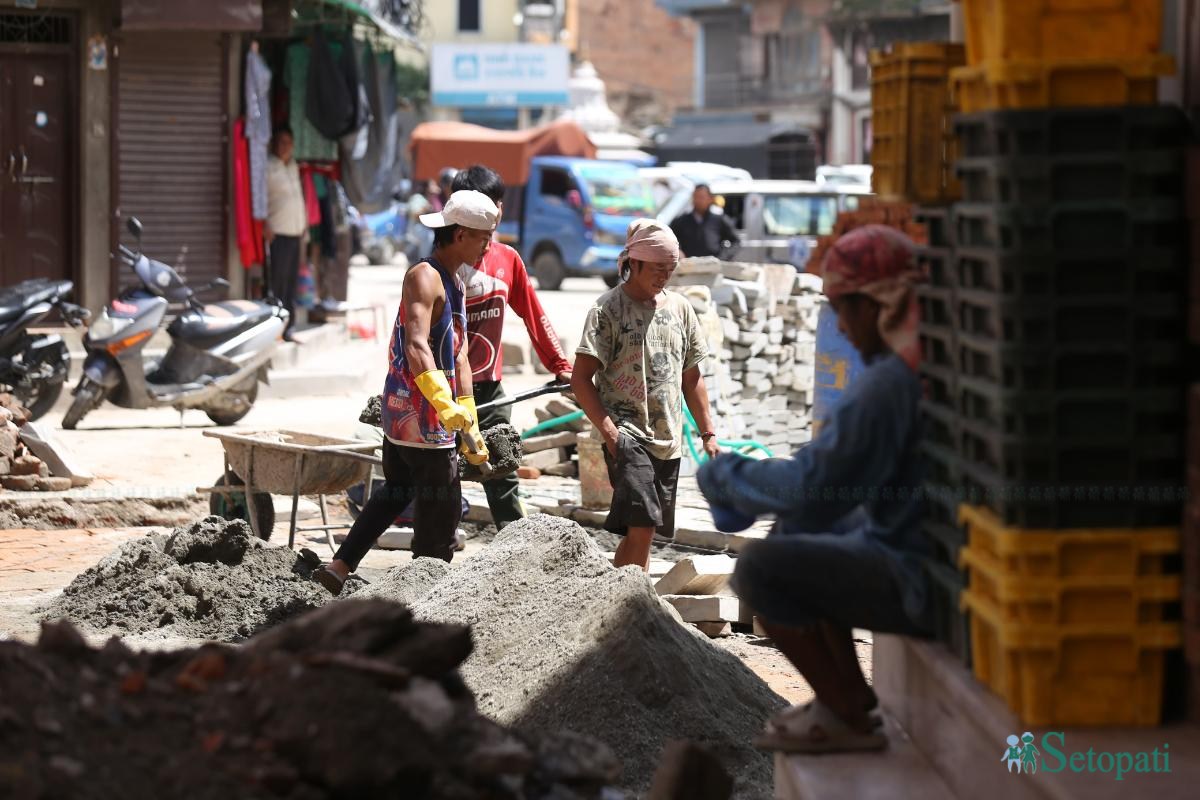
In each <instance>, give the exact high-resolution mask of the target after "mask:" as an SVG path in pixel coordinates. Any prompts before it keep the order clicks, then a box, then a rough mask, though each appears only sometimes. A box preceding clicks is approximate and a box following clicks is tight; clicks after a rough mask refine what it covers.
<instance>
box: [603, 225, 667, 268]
mask: <svg viewBox="0 0 1200 800" xmlns="http://www.w3.org/2000/svg"><path fill="white" fill-rule="evenodd" d="M630 259H633V260H635V261H654V262H656V263H659V264H675V263H676V262H678V261H679V240H678V239H676V238H675V233H674V232H673V231H672V230H671V229H670V228H668V227H667V226H666V225H663V224H662V223H661V222H659V221H658V220H655V219H635V220H634V221H633V222H631V223H630V224H629V231H628V232H627V233H626V234H625V249H624V250H622V251H621V255H620V256H618V257H617V268H618V269H619V270H624V269H625V267H626V265H628V264H629V261H630Z"/></svg>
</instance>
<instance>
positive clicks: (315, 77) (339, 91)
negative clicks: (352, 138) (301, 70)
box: [293, 28, 358, 139]
mask: <svg viewBox="0 0 1200 800" xmlns="http://www.w3.org/2000/svg"><path fill="white" fill-rule="evenodd" d="M336 47H337V50H338V51H339V52H338V53H335V52H334V46H332V45H331V44H330V42H329V40H328V39H327V38H326V36H325V32H324V31H323V30H321V29H320V28H317V30H316V31H315V32H314V33H313V37H312V49H311V50H310V52H309V62H308V85H307V102H306V104H305V109H304V111H305V114H306V115H307V116H308V121H309V122H311V123H312V125H313V127H314V128H316V129H317V130H318V131H320V133H321V135H322V136H324V137H325V138H327V139H340V138H341V137H343V136H345V135H346V134H347V133H349V132H350V130H351V128H353V127H354V120H355V116H356V112H357V109H356V105H357V100H358V85H357V84H358V74H357V71H355V74H354V75H353V76H348V75H346V72H345V69H344V61H343V59H341V58H340V57H339V53H340V51H343V50H345V49H346V48H345V47H344V45H342V43H340V42H339V43H338V44H337V45H336ZM351 53H353V49H352V48H351ZM349 63H350V64H351V65H353V63H354V59H353V55H351V58H350V59H349ZM352 79H353V85H352V84H351V80H352ZM293 91H296V89H293Z"/></svg>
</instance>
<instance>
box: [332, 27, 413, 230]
mask: <svg viewBox="0 0 1200 800" xmlns="http://www.w3.org/2000/svg"><path fill="white" fill-rule="evenodd" d="M362 66H363V69H362V75H363V85H364V88H365V90H366V94H367V98H368V100H369V102H370V106H371V117H372V119H371V122H370V124H369V125H368V126H367V129H368V132H369V139H368V141H367V147H366V150H365V152H363V153H362V154H361V155H360V154H359V153H357V152H353V151H350V150H349V149H348V148H347V142H346V140H344V139H343V141H342V184H343V185H344V186H345V188H346V194H347V195H348V196H349V198H350V202H351V203H353V204H354V206H355V207H356V208H358V210H359V211H361V212H363V213H364V214H372V213H375V212H378V211H382V210H383V209H385V208H387V206H388V205H389V204H390V203H391V200H392V195H394V194H395V192H396V191H397V190H398V188H399V186H400V182H401V181H402V180H403V178H404V162H403V160H402V159H401V149H400V147H399V141H400V133H401V131H400V107H399V104H398V103H397V100H396V91H397V90H396V62H395V59H394V57H393V56H392V54H391V53H379V54H376V53H374V52H372V51H371V49H370V48H369V47H367V48H364V52H363V61H362Z"/></svg>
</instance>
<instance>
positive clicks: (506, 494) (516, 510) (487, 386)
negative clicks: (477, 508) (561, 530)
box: [474, 381, 525, 529]
mask: <svg viewBox="0 0 1200 800" xmlns="http://www.w3.org/2000/svg"><path fill="white" fill-rule="evenodd" d="M474 390H475V391H474V394H475V405H477V406H481V405H483V404H484V403H490V402H492V401H493V400H499V399H500V398H501V397H504V389H503V388H501V386H500V381H480V382H478V383H476V384H475V385H474ZM511 419H512V406H500V407H499V408H493V409H489V410H487V411H481V412H479V429H480V430H485V429H487V428H490V427H492V426H493V425H499V424H500V423H501V422H509V421H511ZM520 486H521V481H520V479H519V478H517V476H516V474H515V473H514V474H511V475H505V476H504V477H503V478H496V479H495V480H490V481H484V482H483V493H484V494H485V495H487V501H488V508H489V509H491V512H492V521H494V522H495V523H496V528H497V529H500V528H503V527H504V526H505V525H507V524H508V523H510V522H515V521H517V520H519V519H523V518H524V517H525V509H524V508H522V507H521V498H520V495H519V494H518V490H519V489H520Z"/></svg>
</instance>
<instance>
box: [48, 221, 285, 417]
mask: <svg viewBox="0 0 1200 800" xmlns="http://www.w3.org/2000/svg"><path fill="white" fill-rule="evenodd" d="M128 226H129V231H130V232H131V233H132V234H133V236H134V238H135V239H136V241H137V250H136V251H134V250H130V249H129V248H127V247H125V246H124V245H121V246H120V255H121V259H122V260H123V261H124V263H125V264H127V265H128V266H129V267H131V268H132V269H133V272H134V274H135V275H137V278H138V280H139V282H140V285H139V286H135V287H134V288H131V289H127V290H126V291H124V292H122V293H121V295H120V297H118V298H117V299H115V300H113V301H112V302H111V303H109V304H108V305H107V306H105V308H104V309H103V310H102V311H101V312H100V314H99V316H97V318H96V319H95V321H93V322H92V324H91V325H90V326H89V328H88V332H87V335H86V336H85V337H84V340H83V345H84V350H85V351H86V352H87V358H86V360H85V361H84V364H83V375H82V377H80V379H79V384H78V385H77V386H76V387H75V390H74V392H73V394H74V400H72V402H71V407H70V409H68V411H67V413H66V415H65V416H64V417H63V423H62V424H63V427H64V428H67V429H68V430H70V429H74V428H75V426H76V425H78V424H79V421H80V420H81V419H83V417H84V416H86V415H87V414H88V413H89V412H90V411H92V410H93V409H95V408H97V407H98V406H100V404H101V403H103V402H104V401H105V400H109V401H110V402H112V403H113V404H114V405H117V406H119V407H121V408H155V407H162V406H171V407H173V408H175V409H176V410H177V411H179V413H180V414H181V415H182V413H183V412H184V410H185V409H189V408H197V409H200V410H202V411H204V412H205V413H206V414H207V415H208V418H209V419H211V420H212V421H213V422H215V423H217V424H218V425H232V424H234V423H235V422H237V421H238V420H240V419H241V418H242V417H244V416H246V414H248V413H249V412H250V409H251V407H253V405H254V401H255V400H256V399H257V397H258V383H259V381H262V382H264V383H265V382H266V381H267V370H268V368H269V366H270V360H271V356H272V354H273V353H274V351H275V349H276V348H277V347H278V346H279V342H280V339H281V336H282V334H283V331H284V328H286V327H287V322H288V312H287V310H286V309H284V308H283V307H282V306H281V305H280V304H279V303H278V302H266V301H253V300H227V301H225V302H220V303H210V304H208V305H205V304H203V303H201V302H200V301H199V300H198V299H196V293H195V292H193V291H192V289H191V288H190V287H188V285H187V283H186V282H185V281H184V280H183V279H182V278H181V277H180V276H179V274H178V273H177V272H175V270H173V269H172V268H171V267H169V266H167V265H166V264H163V263H162V262H160V261H154V260H153V259H150V258H147V257H146V256H145V255H144V254H143V253H142V252H141V249H142V224H141V222H139V221H138V220H137V218H131V219H130V220H129V223H128ZM218 288H220V289H227V288H229V281H227V280H225V279H223V278H217V279H215V280H213V281H212V282H210V283H209V284H208V285H207V286H205V287H203V288H202V289H200V291H201V292H206V291H210V290H213V289H218ZM172 305H174V306H177V307H178V306H182V307H183V310H182V312H181V313H179V315H178V316H177V317H175V319H174V321H172V322H171V323H170V324H169V325H168V326H167V329H166V330H167V334H168V335H169V336H170V337H171V346H170V347H169V348H168V349H167V352H166V355H165V356H163V357H162V359H161V360H155V359H151V358H144V357H143V355H142V349H143V348H144V347H145V346H146V342H148V341H150V338H151V337H152V336H153V335H154V334H155V333H156V332H157V331H158V329H159V327H160V326H161V325H162V323H163V321H164V319H165V317H166V314H167V310H168V307H169V306H172Z"/></svg>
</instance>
